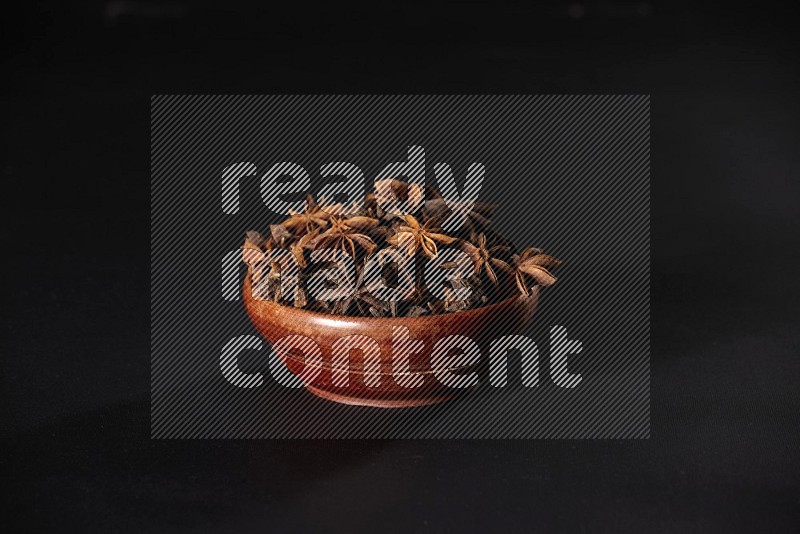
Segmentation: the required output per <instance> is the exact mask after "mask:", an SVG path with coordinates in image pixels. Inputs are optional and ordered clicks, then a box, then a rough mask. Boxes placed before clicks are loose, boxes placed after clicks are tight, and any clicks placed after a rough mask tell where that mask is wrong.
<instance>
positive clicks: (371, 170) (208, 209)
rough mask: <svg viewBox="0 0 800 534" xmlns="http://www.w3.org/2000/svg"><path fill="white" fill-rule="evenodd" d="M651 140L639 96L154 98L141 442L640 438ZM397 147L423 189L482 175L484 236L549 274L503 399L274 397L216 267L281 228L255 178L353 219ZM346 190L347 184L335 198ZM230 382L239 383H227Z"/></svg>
mask: <svg viewBox="0 0 800 534" xmlns="http://www.w3.org/2000/svg"><path fill="white" fill-rule="evenodd" d="M649 132H650V99H649V97H647V96H638V95H636V96H628V95H564V96H521V95H495V96H446V95H427V96H420V95H413V96H412V95H406V96H374V95H347V96H341V95H340V96H302V95H282V96H203V95H181V96H154V97H153V98H152V100H151V385H152V391H151V432H152V436H153V437H154V438H528V439H529V438H573V439H577V438H599V439H608V438H647V437H649V435H650V427H649V403H650V398H649V395H650V394H649V391H650V387H649V385H650V377H649V336H650V324H649V323H650V302H649V295H650V275H649V270H650V215H649V210H650V133H649ZM412 146H418V147H423V148H424V171H425V174H424V178H425V180H427V181H429V182H433V181H434V167H435V165H437V164H441V163H446V164H448V165H449V166H450V168H451V169H452V173H453V175H454V177H455V181H456V183H457V184H458V186H459V187H462V188H463V184H464V180H465V176H466V174H467V172H468V169H469V168H470V165H472V164H473V163H476V162H480V163H481V164H482V165H483V166H484V167H485V172H486V176H485V179H484V183H483V186H482V189H481V191H480V194H479V200H480V201H482V202H490V203H495V204H497V205H498V206H499V207H498V209H497V212H496V217H495V220H494V223H493V224H494V226H495V228H496V229H497V230H498V231H500V232H501V233H503V234H504V235H506V236H507V237H509V238H510V239H511V241H513V242H514V243H515V244H517V246H520V247H524V246H536V247H540V248H543V249H545V250H546V251H548V252H549V253H551V254H553V255H554V256H556V257H558V258H560V259H563V260H564V264H563V265H562V267H561V268H560V269H559V271H558V272H557V273H556V274H557V275H558V277H559V282H558V283H557V284H555V285H554V286H552V287H549V288H545V289H544V290H543V291H542V292H541V293H542V296H541V302H540V305H539V310H538V311H537V313H536V315H535V316H534V318H533V321H532V323H531V325H530V327H529V328H528V330H527V331H526V332H525V338H524V339H523V338H515V339H514V340H513V341H514V343H499V344H498V346H508V347H510V349H509V351H508V361H507V365H506V368H505V369H503V371H505V373H504V374H505V376H504V377H502V378H503V380H501V379H500V375H499V374H497V372H498V371H499V368H493V369H492V371H493V372H494V373H495V374H493V375H492V379H491V380H490V379H489V373H488V370H486V373H485V374H484V375H482V376H483V378H484V379H482V380H481V381H480V384H479V385H478V386H477V387H475V388H473V389H472V390H471V391H470V392H469V394H466V395H464V396H463V397H461V398H459V399H457V400H455V401H452V402H448V403H444V404H439V405H434V406H427V407H421V408H414V409H400V410H385V409H376V408H364V407H353V406H346V405H339V404H335V403H331V402H329V401H325V400H322V399H319V398H317V397H314V396H312V395H311V394H309V393H308V392H307V391H305V390H304V389H303V388H297V387H287V386H286V385H297V384H296V381H293V380H292V377H291V375H288V372H287V371H286V369H285V368H284V367H283V365H282V364H280V362H277V361H276V358H275V355H274V353H273V351H272V348H271V347H270V346H269V345H268V344H267V343H266V342H264V341H263V340H259V339H258V333H257V332H256V330H255V329H254V328H253V326H252V325H251V324H250V322H249V320H248V318H247V315H246V314H245V312H244V310H243V306H242V301H241V298H240V297H239V290H238V288H239V284H240V283H241V277H242V276H243V274H244V272H245V267H244V266H243V265H241V264H238V262H237V261H234V260H235V258H237V257H238V256H237V252H238V249H239V247H240V245H241V242H242V240H243V237H244V233H245V231H247V230H250V229H258V230H262V231H264V230H265V229H266V228H267V227H268V225H269V224H270V223H276V222H278V221H280V220H281V219H282V218H283V217H282V216H281V215H279V214H276V213H272V212H270V211H269V210H268V209H267V208H266V206H265V201H266V200H268V198H267V197H269V196H270V194H271V193H270V192H266V193H265V191H263V189H262V187H261V185H262V183H261V177H262V176H263V175H264V174H265V173H266V172H267V171H268V170H269V169H270V168H271V167H273V165H275V164H278V163H288V162H291V163H294V164H295V165H296V166H295V167H293V168H297V167H299V168H302V170H303V171H305V173H306V174H307V175H308V190H309V191H311V192H313V193H319V192H320V191H325V192H326V194H328V195H331V194H335V195H336V196H337V199H336V200H337V201H340V200H350V201H352V200H357V199H359V198H360V197H361V196H362V195H363V194H364V192H365V191H371V188H372V183H373V181H374V180H375V178H376V177H378V176H379V174H380V172H381V171H382V170H383V169H384V168H386V166H387V165H388V164H391V163H394V162H405V161H407V160H408V156H409V148H410V147H412ZM415 156H416V154H415ZM348 163H349V165H348ZM358 171H360V172H361V174H362V175H363V184H362V183H359V184H357V186H356V187H353V186H349V185H347V184H350V183H351V181H347V182H342V181H338V182H337V176H342V175H348V176H354V175H355V174H354V173H357V172H358ZM284 197H285V198H284ZM284 197H282V198H281V200H283V201H284V202H289V203H290V202H297V201H299V200H302V198H303V197H304V195H299V196H296V197H293V198H289V196H284ZM221 279H222V290H220V284H221ZM226 280H234V281H235V283H236V284H235V287H232V286H231V284H226V282H225V281H226ZM562 330H563V331H562ZM559 336H567V337H568V338H569V339H572V340H579V341H580V345H581V351H580V352H577V353H575V354H571V355H569V358H568V361H567V363H564V362H561V361H557V358H558V357H559V355H558V354H555V353H554V352H557V351H553V350H551V349H552V347H553V346H554V345H553V338H554V337H559ZM239 350H241V352H238V351H239ZM235 353H238V358H236V360H235V361H233V360H231V357H230V356H231V354H235ZM483 355H484V356H488V354H485V353H484V354H483ZM554 358H556V359H554ZM554 362H555V363H554ZM523 363H524V365H523ZM234 367H236V368H238V372H241V373H244V374H245V375H244V376H247V377H249V378H246V379H244V380H243V381H242V382H240V383H238V385H235V384H234V383H232V382H231V380H230V376H233V375H234V374H235V373H236V372H237V371H236V369H234ZM564 373H568V375H567V374H564ZM259 375H260V376H261V377H263V379H262V380H258V379H257V378H256V377H258V376H259ZM578 376H580V379H577V378H576V377H578ZM495 378H497V380H495ZM499 384H504V385H502V386H499ZM568 386H573V387H568Z"/></svg>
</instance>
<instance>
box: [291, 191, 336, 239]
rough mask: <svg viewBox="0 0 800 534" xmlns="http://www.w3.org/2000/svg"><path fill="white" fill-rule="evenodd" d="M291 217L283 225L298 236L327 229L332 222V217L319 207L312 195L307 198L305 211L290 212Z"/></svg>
mask: <svg viewBox="0 0 800 534" xmlns="http://www.w3.org/2000/svg"><path fill="white" fill-rule="evenodd" d="M289 215H290V217H289V218H288V219H286V220H285V221H283V222H282V223H281V225H282V226H283V227H285V228H287V229H288V230H291V231H292V232H293V233H294V234H295V235H296V236H303V235H305V234H309V233H311V232H313V231H314V230H315V229H317V228H325V227H326V226H328V221H329V220H330V215H329V214H328V213H327V212H325V211H323V210H322V208H320V207H319V205H318V204H317V203H316V202H315V201H314V197H312V196H311V195H308V196H307V197H306V209H305V210H304V211H293V210H289Z"/></svg>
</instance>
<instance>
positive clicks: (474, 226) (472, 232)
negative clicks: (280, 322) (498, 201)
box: [242, 180, 561, 317]
mask: <svg viewBox="0 0 800 534" xmlns="http://www.w3.org/2000/svg"><path fill="white" fill-rule="evenodd" d="M426 197H427V199H428V200H426ZM394 201H397V202H394ZM386 206H392V208H393V209H396V208H398V207H400V208H403V207H404V206H405V208H406V209H409V210H410V213H399V212H397V211H392V212H389V211H388V208H386V209H384V208H385V207H386ZM465 207H471V209H470V211H468V212H467V213H466V216H465V217H464V224H463V225H462V227H461V228H460V229H459V230H458V231H455V232H447V231H445V230H442V228H441V224H442V222H443V221H445V220H446V219H447V217H449V216H452V215H453V210H454V209H456V210H463V209H464V208H465ZM494 209H495V208H494V206H491V205H487V204H481V203H474V204H472V205H471V206H468V205H467V204H466V203H464V202H462V201H455V202H451V201H449V200H445V199H443V198H442V196H441V194H440V193H439V192H438V191H436V190H435V189H433V188H425V189H423V188H421V187H419V186H417V185H411V186H409V185H408V184H406V183H405V182H402V181H399V180H383V181H380V182H377V183H376V193H375V194H369V195H366V196H365V197H364V199H363V200H361V201H357V202H352V203H350V204H348V205H342V204H325V203H324V201H320V203H317V201H316V200H315V199H314V198H313V197H312V196H311V195H309V196H308V197H307V199H306V208H305V210H303V211H302V212H295V211H292V212H290V213H289V217H288V218H287V219H286V220H284V221H283V222H282V223H280V224H273V225H270V227H269V234H268V235H267V237H264V236H263V235H262V234H260V233H259V232H255V231H250V232H247V234H246V237H245V242H244V245H243V246H242V259H243V260H244V261H245V262H246V263H247V264H248V266H249V267H250V274H251V277H252V282H253V294H254V296H255V297H256V298H259V299H265V300H271V301H274V302H278V303H280V304H283V305H286V306H294V307H298V308H304V309H309V310H314V311H318V312H323V313H329V314H333V315H350V316H366V317H399V316H402V317H419V316H424V315H430V314H441V313H455V312H459V311H463V310H468V309H473V308H478V307H481V306H486V305H489V304H493V303H496V302H500V301H502V300H504V299H507V298H509V297H511V296H513V295H514V294H515V293H519V294H522V295H524V296H530V294H531V288H532V287H533V286H536V285H540V286H549V285H552V284H554V283H555V282H556V278H555V276H554V275H553V274H552V271H553V270H554V269H556V268H557V267H558V266H559V265H560V263H561V262H560V261H559V260H557V259H555V258H554V257H552V256H550V255H548V254H545V253H544V252H543V251H542V250H541V249H537V248H526V249H524V250H523V251H522V252H518V251H517V249H516V248H515V247H514V246H513V244H512V243H510V242H509V241H508V240H507V239H506V238H504V237H503V236H502V235H500V234H498V233H497V232H495V231H493V230H491V229H490V228H489V226H490V224H491V217H492V214H493V211H494ZM315 250H327V251H328V252H326V253H325V255H324V257H325V258H330V254H343V255H344V256H346V258H345V259H347V262H343V261H341V262H340V261H337V260H334V261H331V260H330V259H328V260H327V264H328V265H330V264H332V263H333V264H336V265H337V268H343V265H344V263H347V265H348V266H349V268H351V269H354V270H355V272H354V273H353V276H352V278H350V280H351V282H350V283H348V285H342V286H341V288H343V289H342V290H341V291H327V292H324V293H319V294H322V295H324V296H325V298H331V300H320V299H318V298H316V297H315V294H314V293H315V291H314V289H315V288H310V287H309V280H310V279H312V277H313V276H314V275H315V273H316V272H317V271H318V270H319V269H320V268H321V267H322V266H321V265H315V264H314V262H312V261H310V259H311V258H315V257H317V256H315V255H310V254H311V252H313V251H315ZM392 250H394V251H396V252H392ZM278 251H288V252H289V254H290V256H289V260H288V261H290V262H291V261H293V262H294V266H296V271H297V273H294V274H295V275H296V276H297V281H296V284H292V285H290V286H288V287H291V288H292V290H291V291H288V292H289V293H293V294H290V295H286V294H282V285H281V283H282V277H283V276H288V274H287V273H286V272H282V271H286V270H287V269H288V270H289V271H291V270H293V269H294V267H293V266H292V264H291V263H290V264H286V263H283V264H281V263H280V262H278V261H275V260H274V259H273V258H271V256H270V255H271V254H272V253H273V252H275V253H277V252H278ZM443 251H449V252H450V253H451V254H453V255H455V256H456V257H457V259H455V260H448V261H438V263H437V265H438V267H435V268H433V269H431V272H432V273H433V274H434V276H433V279H434V280H433V281H432V282H431V283H434V282H435V283H438V284H441V290H439V291H432V290H431V288H429V287H428V285H427V282H426V280H425V276H430V275H431V273H430V272H428V271H427V270H426V269H427V268H428V267H429V264H431V262H433V261H437V260H440V258H439V255H440V254H441V253H442V252H443ZM282 254H286V252H282ZM315 254H317V255H318V254H320V253H315ZM387 258H388V259H389V261H387ZM392 258H405V260H403V261H397V262H395V261H391V260H392ZM282 261H283V260H282ZM370 262H373V263H374V265H371V263H370ZM401 263H402V265H400V264H401ZM281 265H283V266H284V268H285V269H283V270H282V269H281ZM367 271H370V272H371V273H372V274H370V275H367ZM456 272H458V273H460V274H461V276H462V277H461V278H457V277H455V275H454V273H456ZM375 273H378V274H377V275H376V274H375ZM376 276H377V278H376ZM365 277H368V278H370V280H365ZM352 281H354V283H353V282H352ZM326 284H333V286H337V285H338V284H337V283H336V282H334V281H331V280H328V281H327V282H326ZM350 284H352V287H351V285H350ZM401 286H402V289H401ZM379 287H385V288H391V289H393V290H394V289H396V291H395V292H396V293H399V294H400V296H401V300H386V301H384V300H381V299H380V298H377V297H376V295H382V296H384V298H385V293H381V292H380V291H379V289H378V288H379ZM317 289H318V288H317ZM331 295H336V296H335V297H331Z"/></svg>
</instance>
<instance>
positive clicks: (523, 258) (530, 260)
mask: <svg viewBox="0 0 800 534" xmlns="http://www.w3.org/2000/svg"><path fill="white" fill-rule="evenodd" d="M513 260H514V269H513V270H512V272H513V273H514V278H515V279H516V282H517V288H518V289H519V291H520V293H522V294H523V295H525V296H526V297H527V296H530V287H529V286H528V278H529V277H530V278H532V279H533V280H534V281H535V282H536V283H537V284H539V285H541V286H551V285H553V284H555V283H556V277H555V276H553V274H552V273H551V272H550V271H551V270H553V269H555V268H556V267H558V266H559V265H560V264H561V262H560V261H559V260H557V259H555V258H554V257H552V256H550V255H549V254H544V253H543V252H542V250H541V249H538V248H526V249H525V250H523V251H522V254H520V255H514V257H513Z"/></svg>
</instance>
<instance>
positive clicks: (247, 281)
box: [242, 272, 541, 326]
mask: <svg viewBox="0 0 800 534" xmlns="http://www.w3.org/2000/svg"><path fill="white" fill-rule="evenodd" d="M251 285H252V280H251V278H250V273H249V272H248V273H247V274H245V276H244V280H243V282H242V293H243V294H244V296H243V298H244V301H245V306H247V301H251V302H257V303H262V304H264V305H266V306H268V307H270V308H273V309H285V310H290V311H292V312H293V313H300V314H304V315H307V316H308V317H310V318H313V317H316V318H320V319H327V320H339V321H353V322H355V321H359V322H360V321H365V322H367V323H382V324H385V323H387V322H388V323H401V322H402V323H407V322H408V321H411V322H415V323H417V322H418V323H422V322H430V321H435V320H443V319H446V318H452V317H466V316H473V315H479V314H483V313H487V312H489V311H491V310H496V309H500V308H505V307H507V306H510V305H511V304H513V303H514V302H517V301H528V300H535V301H537V302H538V299H539V296H540V292H541V289H540V286H538V285H536V286H534V287H533V288H531V294H530V295H528V296H525V295H522V294H516V295H512V296H510V297H508V298H507V299H503V300H501V301H500V302H495V303H494V304H490V305H488V306H481V307H479V308H472V309H469V310H464V311H457V312H448V313H437V314H436V315H420V316H417V317H365V316H361V315H334V314H331V313H321V312H318V311H312V310H306V309H303V308H295V307H294V306H286V305H283V304H279V303H277V302H274V301H271V300H261V299H257V298H255V297H253V295H252V292H250V291H247V289H248V288H249V287H250V286H251ZM247 293H250V295H249V296H248V295H247ZM398 326H400V325H399V324H398Z"/></svg>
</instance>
